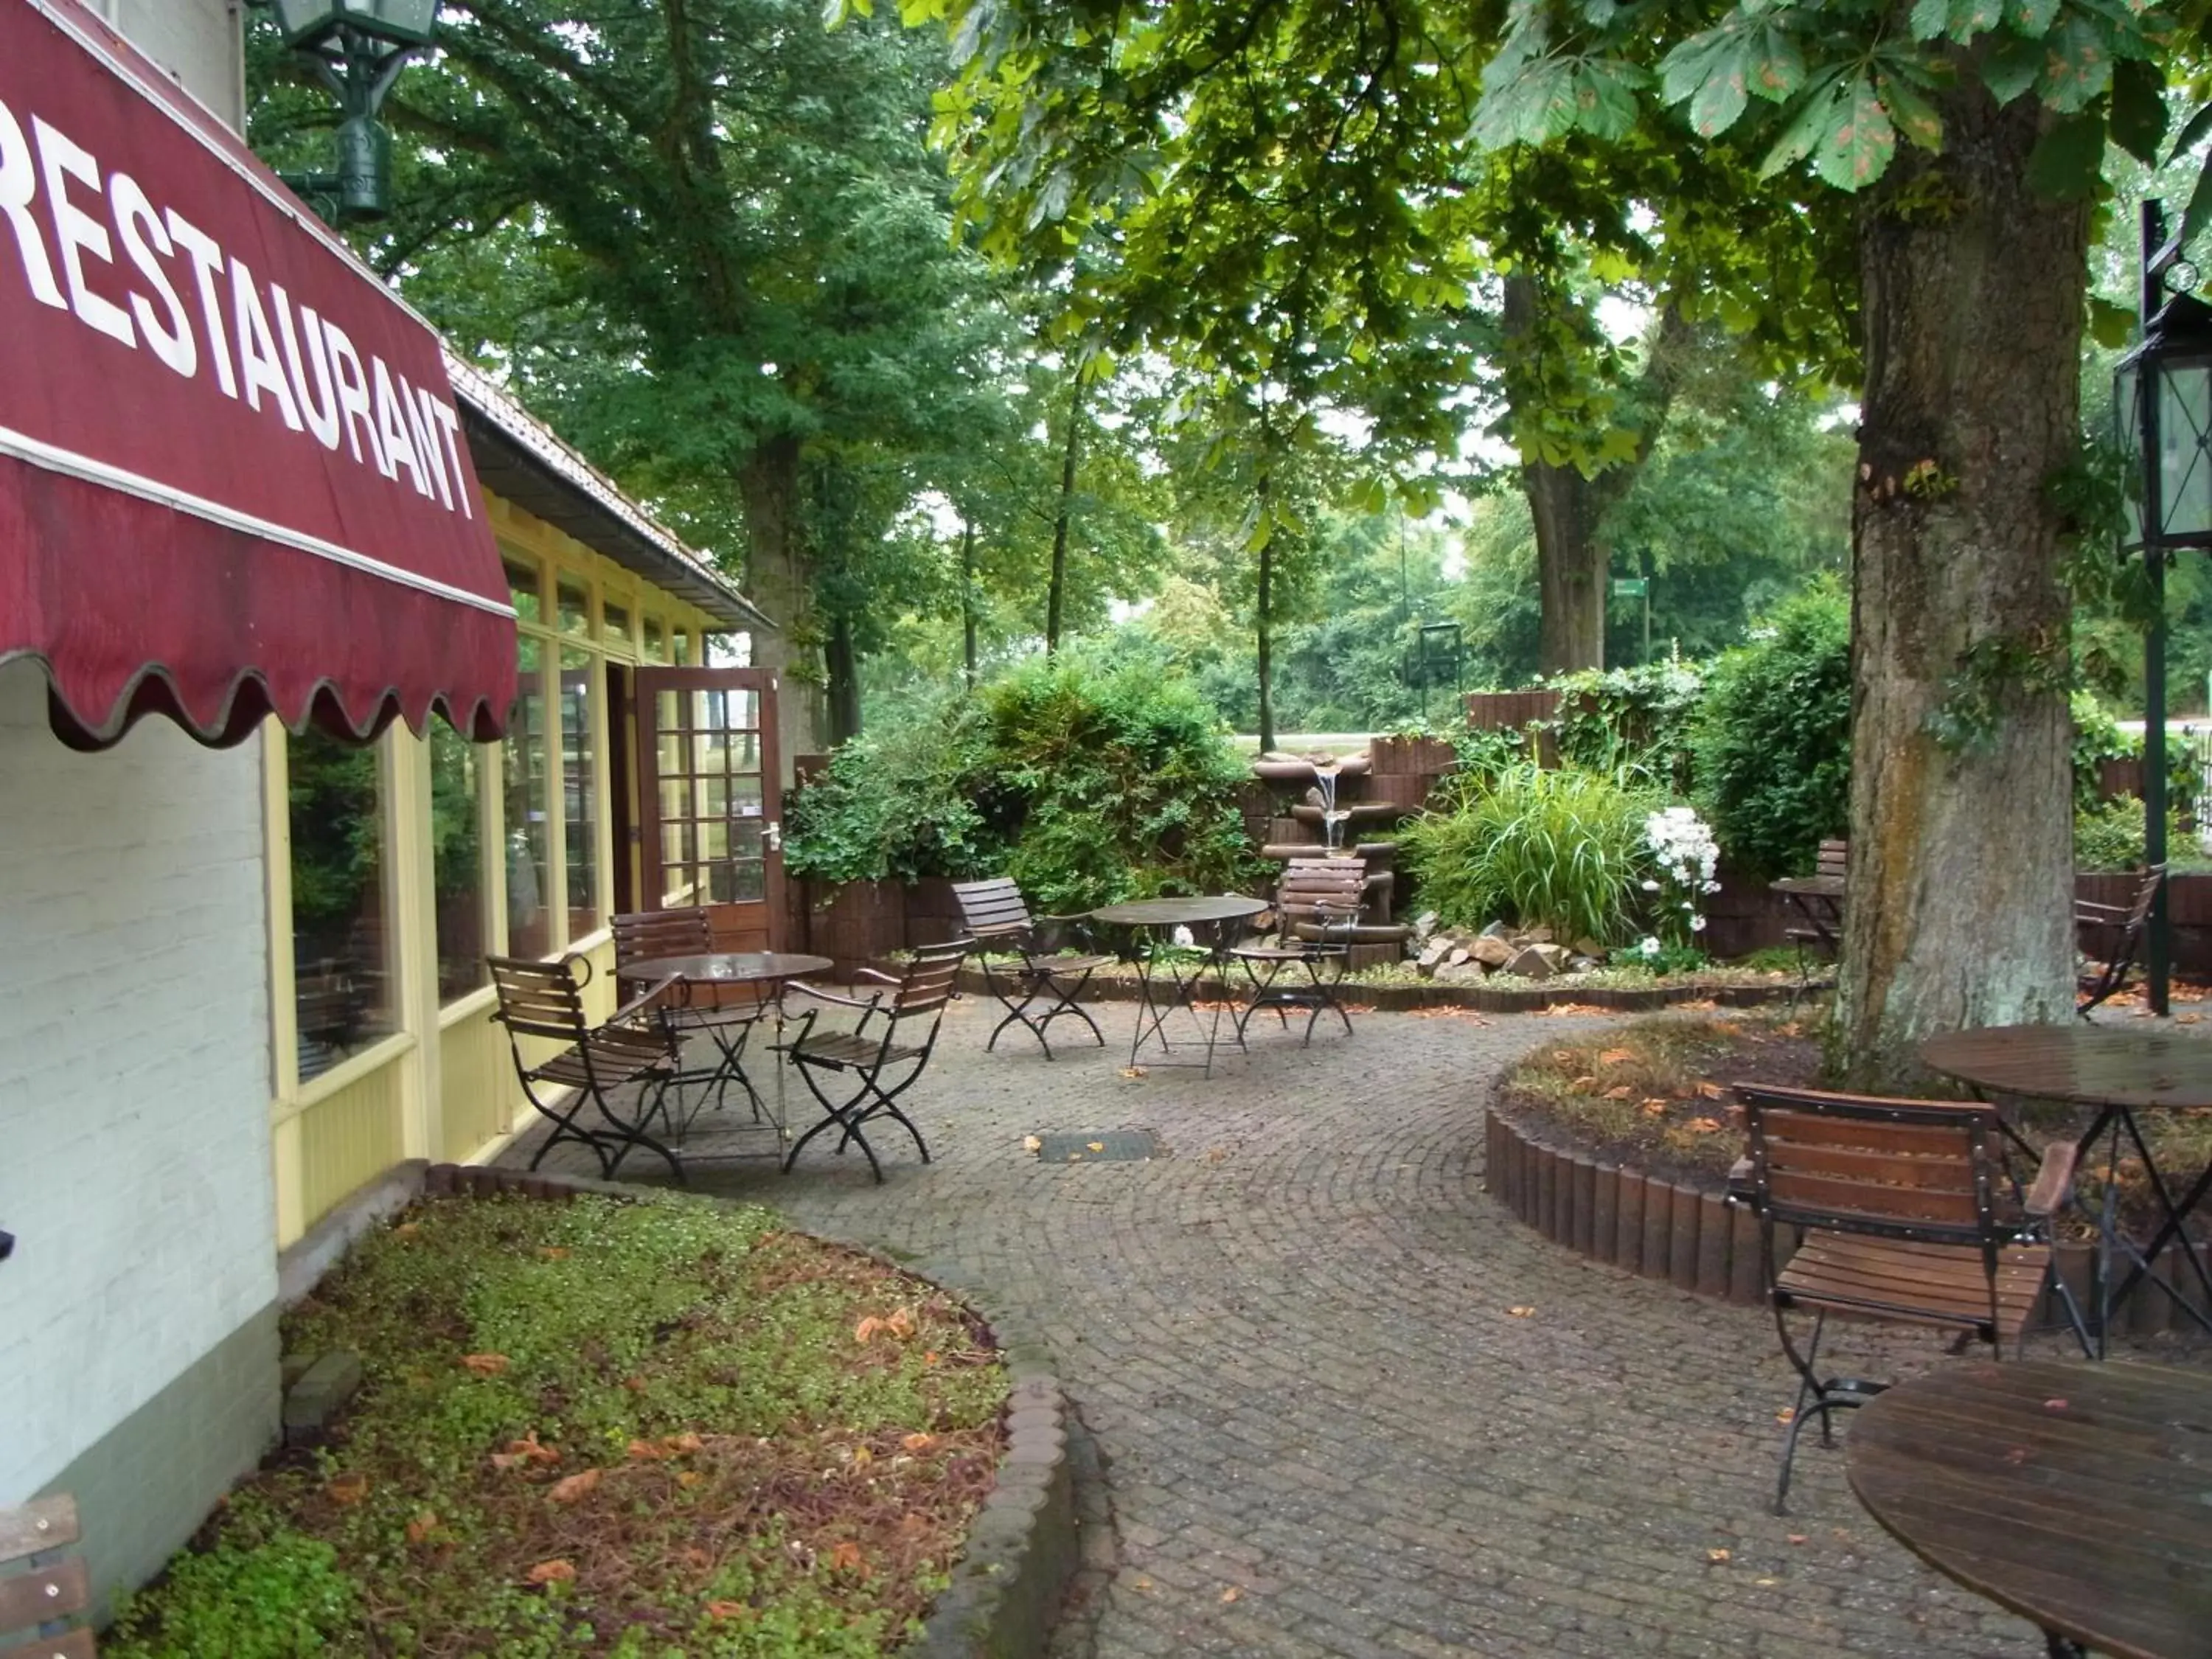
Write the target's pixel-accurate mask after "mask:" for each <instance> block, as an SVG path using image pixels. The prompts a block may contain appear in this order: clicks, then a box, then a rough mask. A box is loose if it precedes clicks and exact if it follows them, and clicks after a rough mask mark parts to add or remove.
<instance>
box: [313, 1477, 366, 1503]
mask: <svg viewBox="0 0 2212 1659" xmlns="http://www.w3.org/2000/svg"><path fill="white" fill-rule="evenodd" d="M323 1490H324V1491H325V1492H328V1493H329V1494H330V1499H331V1502H332V1503H333V1504H358V1503H360V1502H361V1500H362V1498H366V1497H368V1476H367V1475H365V1474H360V1473H358V1472H349V1473H347V1474H334V1475H332V1476H331V1479H330V1484H329V1485H328V1486H325V1487H324V1488H323Z"/></svg>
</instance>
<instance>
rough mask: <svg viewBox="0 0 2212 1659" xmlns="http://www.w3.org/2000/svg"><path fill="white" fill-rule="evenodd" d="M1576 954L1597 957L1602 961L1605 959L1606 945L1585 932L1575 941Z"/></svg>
mask: <svg viewBox="0 0 2212 1659" xmlns="http://www.w3.org/2000/svg"><path fill="white" fill-rule="evenodd" d="M1575 954H1576V955H1577V956H1578V957H1596V958H1597V959H1598V960H1599V961H1600V962H1602V961H1604V960H1605V946H1603V945H1600V944H1599V943H1598V942H1597V941H1596V940H1595V939H1592V938H1591V937H1590V936H1589V934H1587V933H1585V934H1583V936H1582V938H1580V939H1577V940H1576V941H1575Z"/></svg>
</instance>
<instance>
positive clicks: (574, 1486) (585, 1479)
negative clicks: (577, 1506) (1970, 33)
mask: <svg viewBox="0 0 2212 1659" xmlns="http://www.w3.org/2000/svg"><path fill="white" fill-rule="evenodd" d="M598 1485H599V1470H597V1469H579V1470H578V1471H577V1472H576V1473H575V1474H571V1475H566V1476H563V1477H562V1479H561V1480H556V1481H555V1482H554V1483H553V1485H552V1486H551V1487H550V1488H549V1489H548V1490H547V1492H546V1493H545V1495H546V1497H548V1498H551V1499H552V1500H553V1502H555V1503H556V1504H573V1503H574V1502H576V1501H577V1500H578V1499H579V1498H584V1497H586V1496H587V1495H588V1494H589V1493H590V1492H591V1490H592V1487H594V1486H598Z"/></svg>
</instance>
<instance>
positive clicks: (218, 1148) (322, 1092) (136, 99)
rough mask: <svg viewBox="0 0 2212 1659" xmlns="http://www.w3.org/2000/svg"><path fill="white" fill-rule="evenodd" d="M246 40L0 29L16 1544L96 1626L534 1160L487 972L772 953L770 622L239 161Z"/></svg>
mask: <svg viewBox="0 0 2212 1659" xmlns="http://www.w3.org/2000/svg"><path fill="white" fill-rule="evenodd" d="M236 14H237V8H236V7H235V5H234V4H232V3H228V0H108V3H106V4H100V5H93V4H88V3H85V0H0V946H4V948H0V1245H4V1246H5V1248H6V1249H7V1254H6V1255H5V1257H4V1259H0V1386H4V1389H5V1391H6V1395H7V1398H8V1404H7V1406H6V1407H5V1408H4V1409H0V1507H5V1506H6V1505H9V1504H16V1503H21V1502H23V1501H26V1500H27V1499H30V1498H33V1497H35V1496H37V1495H39V1494H41V1493H45V1492H57V1491H67V1492H71V1493H72V1494H74V1495H75V1497H76V1498H77V1500H78V1502H79V1504H80V1507H81V1510H82V1515H83V1517H84V1527H85V1537H86V1542H85V1546H84V1551H83V1553H84V1554H85V1555H86V1556H87V1558H88V1560H89V1561H90V1563H91V1565H92V1567H93V1570H94V1577H95V1580H96V1582H97V1583H98V1585H99V1587H100V1593H101V1596H102V1599H103V1601H104V1600H105V1599H106V1597H107V1596H109V1595H112V1593H113V1592H114V1591H115V1590H116V1589H119V1588H122V1587H125V1586H128V1585H130V1584H132V1583H137V1582H139V1581H141V1580H143V1578H144V1577H147V1576H148V1575H149V1574H150V1573H151V1572H153V1571H155V1570H157V1569H158V1567H159V1566H160V1565H161V1562H162V1561H163V1560H164V1559H166V1558H167V1555H168V1554H169V1553H171V1552H172V1551H173V1549H175V1548H176V1547H178V1546H179V1544H180V1543H182V1542H183V1541H184V1540H185V1538H186V1537H187V1536H189V1534H191V1531H192V1529H193V1528H195V1527H196V1526H197V1524H198V1522H199V1521H200V1520H201V1519H202V1518H203V1517H204V1516H205V1515H206V1514H207V1512H208V1511H209V1510H210V1508H211V1507H212V1506H213V1504H215V1503H216V1500H217V1499H218V1498H220V1497H221V1495H222V1492H224V1491H225V1490H226V1489H227V1488H228V1486H230V1485H231V1484H232V1483H233V1482H234V1481H235V1480H237V1479H238V1478H239V1477H240V1475H242V1474H245V1473H246V1472H247V1471H248V1470H250V1469H251V1468H252V1467H253V1465H254V1464H255V1462H257V1461H258V1459H259V1458H260V1456H261V1455H263V1454H264V1452H265V1451H266V1450H267V1449H269V1447H270V1445H271V1443H273V1441H274V1439H275V1437H276V1431H277V1426H278V1414H279V1371H278V1364H277V1360H278V1354H277V1347H278V1338H277V1324H276V1322H277V1316H278V1312H279V1310H280V1308H281V1306H282V1304H283V1298H284V1297H285V1295H286V1294H287V1293H288V1292H295V1291H297V1290H298V1289H299V1288H300V1287H301V1286H302V1285H306V1284H307V1283H308V1282H311V1279H312V1274H313V1272H314V1271H315V1270H316V1269H317V1268H318V1267H319V1266H321V1265H322V1264H323V1263H324V1262H326V1261H328V1260H329V1259H330V1256H331V1254H332V1253H334V1251H335V1249H337V1248H338V1246H339V1245H341V1244H342V1243H343V1238H344V1237H345V1236H346V1234H347V1233H348V1232H349V1231H350V1230H351V1229H352V1228H354V1227H356V1226H357V1225H359V1224H360V1222H361V1220H362V1218H364V1217H366V1216H368V1215H369V1214H371V1213H373V1212H374V1208H375V1206H376V1203H377V1201H378V1199H379V1195H380V1194H381V1195H383V1196H385V1197H386V1198H390V1197H396V1196H398V1195H400V1194H404V1190H405V1188H406V1186H407V1184H408V1172H409V1171H410V1170H419V1168H420V1167H421V1165H422V1164H423V1163H424V1162H426V1161H428V1162H436V1161H459V1162H465V1161H469V1160H471V1159H477V1158H486V1157H489V1156H490V1155H492V1154H494V1153H495V1152H497V1151H498V1150H499V1149H500V1147H501V1146H503V1145H504V1144H505V1142H506V1139H507V1137H508V1136H510V1135H511V1134H512V1133H513V1132H514V1130H515V1129H516V1127H518V1121H517V1113H518V1110H519V1109H521V1107H522V1097H521V1095H520V1090H519V1088H518V1086H517V1085H516V1083H515V1081H514V1077H513V1065H512V1061H511V1059H510V1057H509V1054H508V1051H507V1040H506V1036H505V1034H504V1032H503V1031H502V1030H501V1029H500V1028H499V1027H497V1026H496V1025H495V1024H494V1023H493V1021H492V1018H491V1015H492V1013H493V1012H494V1006H493V994H492V992H491V989H490V987H489V981H488V977H487V975H486V970H485V968H484V962H483V958H484V957H485V955H486V954H487V953H488V952H501V953H513V954H517V955H528V956H555V955H558V954H562V953H563V952H566V951H580V952H582V953H585V954H586V955H587V956H589V957H592V959H593V960H594V961H595V963H597V964H598V965H599V967H600V968H601V969H605V968H607V967H610V966H611V959H610V958H611V951H610V946H609V943H608V932H607V927H608V920H609V917H610V916H611V915H612V914H613V913H614V912H616V911H617V910H619V909H624V908H652V907H654V906H659V905H662V904H665V903H671V902H673V903H707V902H713V903H714V904H715V905H716V906H717V908H716V909H715V911H714V915H715V917H716V921H717V927H718V929H719V931H720V933H721V935H722V936H723V937H724V938H726V939H729V940H730V941H731V942H732V943H750V942H756V941H757V942H759V943H763V944H764V943H767V942H768V941H769V936H770V930H769V917H770V916H772V915H776V914H779V913H780V905H778V904H775V903H772V902H770V901H771V898H772V896H774V895H775V892H776V890H777V888H778V886H779V884H780V870H779V867H778V866H779V863H780V860H778V858H777V847H776V843H777V836H776V828H775V819H776V814H777V807H776V793H775V775H776V773H775V757H774V755H773V752H772V750H773V734H774V729H775V721H774V708H773V705H774V691H775V687H774V684H773V682H772V681H771V680H770V679H769V678H768V677H767V676H765V675H764V674H762V673H758V672H755V671H749V670H732V669H728V668H719V667H718V668H711V669H710V668H708V667H707V666H705V663H706V659H707V657H708V642H709V641H718V642H720V649H719V650H718V652H717V655H718V656H722V657H726V656H728V655H730V654H731V649H730V647H729V645H728V643H727V641H729V640H730V638H731V636H732V635H743V634H746V633H749V632H750V631H751V630H753V629H757V628H759V627H762V626H763V625H765V624H766V621H767V619H765V618H763V617H761V616H760V615H759V613H758V612H757V611H755V610H754V609H753V607H752V606H751V605H750V604H749V603H748V602H747V601H746V600H745V599H744V597H743V595H742V594H741V593H740V592H738V590H737V589H736V588H735V587H734V586H732V584H731V583H730V582H729V580H727V579H726V578H725V577H723V576H722V575H721V574H719V573H718V572H717V571H716V570H715V569H714V568H713V567H712V566H711V565H710V564H709V563H708V562H706V561H705V560H703V559H702V558H701V557H700V556H697V555H696V554H695V553H693V552H691V551H690V550H688V549H686V548H684V546H683V545H682V544H680V542H678V540H677V538H674V537H673V536H671V534H669V533H668V532H666V531H665V530H663V529H661V528H660V527H659V526H657V525H655V524H654V523H653V521H652V520H651V519H650V518H649V517H648V516H647V514H646V513H643V512H642V511H641V509H639V508H638V507H636V506H635V504H634V503H631V502H629V501H627V500H626V499H624V498H623V495H621V493H620V492H619V491H618V490H617V489H616V488H615V487H614V486H613V485H612V484H611V483H609V482H608V481H607V480H606V479H605V478H604V477H600V476H599V475H598V474H597V473H595V472H593V471H592V469H591V468H590V467H589V466H588V465H586V464H585V463H584V462H583V461H582V460H581V459H580V458H579V457H577V456H576V455H575V454H574V453H573V452H571V451H569V450H568V449H567V448H566V447H563V446H562V444H561V443H560V442H559V441H558V440H557V439H556V438H555V437H553V435H551V434H550V433H549V432H548V431H546V430H545V429H544V428H543V427H542V426H540V425H538V423H537V422H534V421H532V420H531V419H530V418H529V417H528V416H526V415H525V414H524V413H523V412H522V411H521V410H519V409H518V408H517V407H515V406H514V405H513V404H512V403H511V402H510V401H509V400H508V399H507V398H505V397H504V396H503V395H502V394H501V392H499V390H498V388H497V387H496V386H494V385H492V384H491V383H490V382H489V381H488V380H484V379H483V377H482V376H480V375H477V374H475V373H473V372H472V371H471V370H469V369H468V368H466V367H465V366H464V365H462V364H460V363H459V362H456V361H454V360H452V359H451V358H450V357H448V356H447V355H446V354H445V353H444V352H443V350H442V349H441V347H440V345H439V344H438V343H437V341H436V338H435V335H433V334H432V333H431V332H430V331H429V330H428V328H427V326H426V325H423V324H422V322H421V320H420V319H416V318H415V317H414V316H413V315H412V313H409V312H407V311H406V310H405V308H404V307H403V306H402V305H400V304H399V303H398V301H396V300H395V299H394V298H393V296H392V295H390V294H389V292H388V291H387V290H386V289H384V288H383V287H382V285H381V284H380V283H377V282H376V281H375V280H374V277H373V276H370V274H369V273H368V271H367V270H365V269H362V267H360V266H359V265H358V264H356V263H355V262H354V261H353V259H352V258H351V256H350V254H349V253H348V252H346V251H345V250H344V248H343V245H342V244H341V243H339V242H338V241H337V239H335V238H334V237H332V236H331V235H330V234H328V233H327V232H326V231H325V229H324V228H322V227H321V225H320V224H319V222H315V221H314V220H313V217H312V216H310V215H308V214H307V212H306V211H305V210H304V209H301V207H300V206H299V205H298V204H297V203H296V202H295V201H294V200H293V198H292V197H290V196H289V193H288V192H286V191H283V188H282V186H281V185H277V184H276V181H275V180H274V179H272V178H271V177H270V175H269V174H268V173H267V172H266V170H265V169H264V168H262V167H260V166H259V164H258V162H255V161H253V160H252V157H251V156H250V155H248V154H247V153H246V150H245V149H244V147H243V145H242V144H241V143H239V142H238V140H237V138H236V136H235V135H236V131H237V129H238V127H239V125H240V121H241V118H242V113H243V93H242V88H241V83H240V54H239V46H238V40H239V35H238V29H239V21H238V17H237V15H236ZM738 654H740V655H741V654H742V649H741V647H740V648H739V649H738ZM611 982H612V981H611V974H608V973H605V972H601V973H599V974H597V975H595V976H594V983H593V986H592V995H593V996H594V997H596V998H598V999H599V1006H601V1007H602V1008H605V1006H610V1005H609V1004H608V1002H607V1000H606V999H607V998H608V997H609V996H610V994H611Z"/></svg>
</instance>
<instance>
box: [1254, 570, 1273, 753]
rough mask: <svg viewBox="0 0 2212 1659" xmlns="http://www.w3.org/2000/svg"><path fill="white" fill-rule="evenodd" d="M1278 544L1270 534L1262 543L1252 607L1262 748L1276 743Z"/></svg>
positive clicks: (1266, 749)
mask: <svg viewBox="0 0 2212 1659" xmlns="http://www.w3.org/2000/svg"><path fill="white" fill-rule="evenodd" d="M1274 575H1275V544H1274V541H1273V538H1269V539H1268V540H1267V541H1265V542H1263V543H1261V545H1260V592H1259V603H1258V604H1257V605H1255V606H1254V607H1253V618H1254V626H1253V633H1254V635H1255V638H1254V640H1253V645H1254V649H1255V657H1256V658H1257V663H1256V667H1257V669H1258V671H1259V675H1260V752H1261V754H1263V755H1264V754H1266V753H1267V751H1268V750H1271V749H1273V747H1274V746H1275V619H1274V617H1273V609H1274V599H1275V596H1274V592H1273V588H1274Z"/></svg>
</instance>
